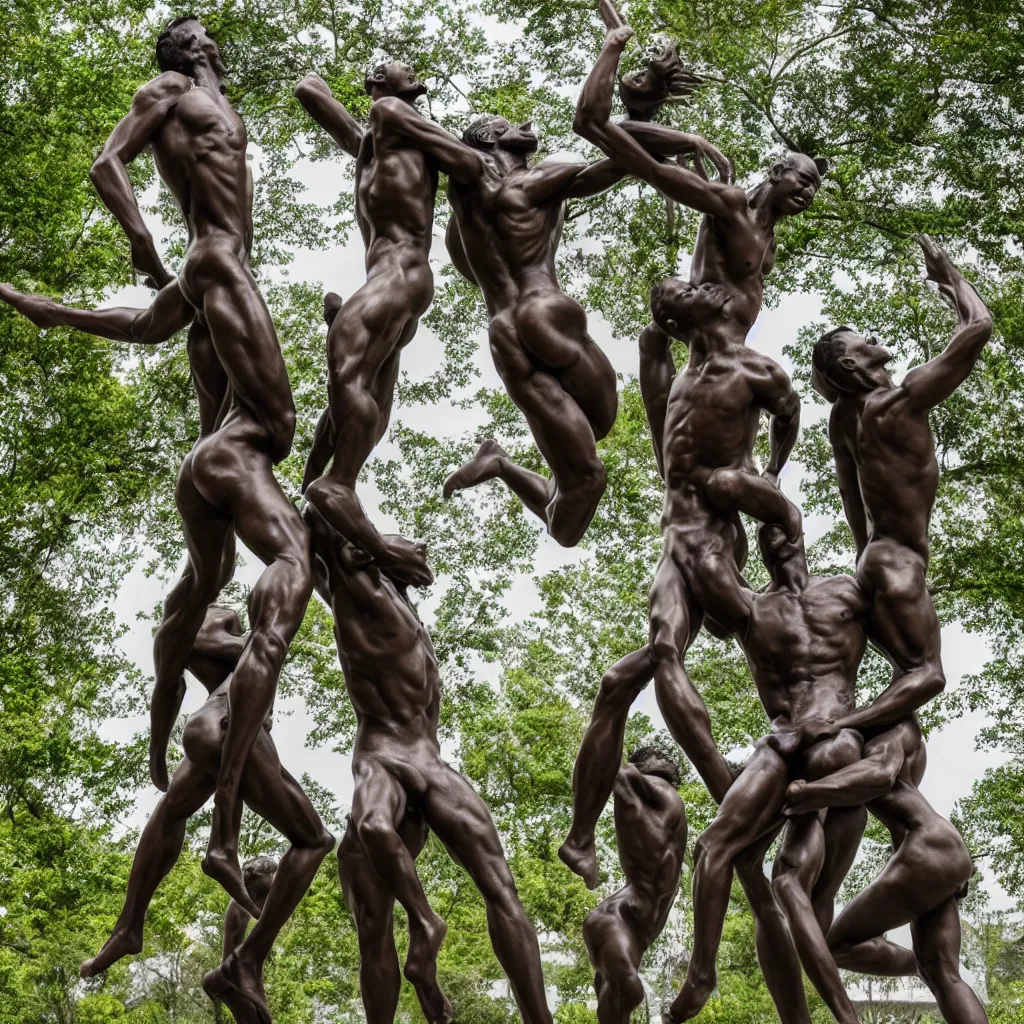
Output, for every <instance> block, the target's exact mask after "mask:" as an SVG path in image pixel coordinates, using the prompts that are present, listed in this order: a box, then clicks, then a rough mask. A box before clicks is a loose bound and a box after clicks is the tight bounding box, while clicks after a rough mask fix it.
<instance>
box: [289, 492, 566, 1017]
mask: <svg viewBox="0 0 1024 1024" xmlns="http://www.w3.org/2000/svg"><path fill="white" fill-rule="evenodd" d="M303 515H304V517H305V519H306V522H307V524H308V525H309V527H310V532H311V534H312V537H313V549H314V551H315V554H316V558H315V578H316V589H317V593H319V594H320V596H321V597H322V598H323V599H324V601H325V602H326V603H327V604H328V606H329V607H330V608H331V611H332V613H333V615H334V635H335V639H336V641H337V645H338V657H339V659H340V661H341V666H342V669H343V670H344V673H345V685H346V688H347V690H348V695H349V699H350V700H351V701H352V706H353V708H354V709H355V713H356V720H357V723H358V724H357V728H356V740H355V746H354V748H353V752H352V774H353V776H354V778H355V793H354V795H353V800H352V814H351V820H350V823H349V827H348V830H347V832H346V839H345V841H344V842H343V843H342V846H341V848H340V849H339V854H338V866H339V873H340V875H341V877H342V880H343V882H344V883H345V889H346V898H347V899H348V901H349V905H350V906H351V907H352V910H353V915H354V917H355V920H356V924H357V929H358V930H359V932H360V945H361V947H363V948H365V949H366V950H367V955H369V956H370V957H372V958H375V957H376V955H377V954H378V953H380V956H381V958H380V959H379V960H377V959H375V960H374V962H373V963H372V964H369V965H365V966H364V967H363V968H362V970H363V972H364V975H363V976H364V987H363V992H362V995H363V1002H364V1006H365V1007H366V1012H367V1017H368V1019H373V1020H380V1021H384V1020H390V1019H391V1018H392V1017H393V1016H394V1006H395V1003H396V1001H397V987H396V981H397V978H396V975H395V971H394V959H393V949H394V947H393V938H392V936H391V912H392V907H393V903H394V900H397V901H398V902H399V903H400V904H401V905H402V907H403V908H404V909H405V911H406V914H407V915H408V919H409V949H408V954H407V956H406V961H405V976H406V978H408V979H409V981H410V982H411V983H412V984H413V986H414V987H415V989H416V994H417V996H418V998H419V1001H420V1006H421V1007H422V1009H423V1013H424V1015H425V1016H426V1018H427V1020H429V1021H450V1020H451V1019H452V1007H451V1004H450V1003H449V1002H448V1000H447V998H446V997H445V995H444V993H443V992H442V991H441V988H440V986H439V985H438V983H437V977H436V960H437V952H438V950H439V949H440V946H441V943H442V942H443V941H444V937H445V933H446V931H447V925H446V924H445V922H444V920H443V919H442V918H441V917H439V916H438V915H437V914H436V913H435V912H434V910H433V909H432V908H431V906H430V904H429V903H428V902H427V897H426V894H425V893H424V891H423V886H422V884H421V883H420V880H419V877H418V876H417V874H416V863H415V859H416V856H417V855H418V853H419V851H420V849H421V848H422V846H423V842H424V841H425V830H426V829H427V828H429V829H430V830H431V831H433V832H434V834H435V835H436V836H437V837H438V839H440V840H441V842H442V843H443V844H444V845H445V847H446V848H447V850H448V851H449V853H450V855H451V856H452V858H453V860H455V861H456V862H457V863H459V864H461V865H462V866H463V867H464V868H465V869H466V871H467V872H468V873H469V876H470V878H472V880H473V883H474V885H475V886H476V887H477V889H478V890H479V892H480V895H481V896H482V897H483V900H484V903H485V905H486V907H487V924H488V930H489V932H490V936H491V943H492V945H493V947H494V952H495V955H496V956H497V958H498V961H499V962H500V964H501V966H502V968H503V970H504V971H505V974H506V976H507V977H508V980H509V985H510V986H511V989H512V995H513V997H514V998H515V1000H516V1004H517V1005H518V1007H519V1012H520V1014H521V1015H522V1018H523V1020H524V1021H525V1022H526V1024H550V1021H551V1015H550V1013H549V1011H548V1008H547V1001H546V999H545V995H544V978H543V973H542V970H541V962H540V947H539V944H538V942H537V935H536V932H535V931H534V929H533V925H532V924H531V923H530V919H529V918H528V917H527V916H526V912H525V911H524V910H523V907H522V904H521V903H520V902H519V896H518V894H517V893H516V886H515V882H514V881H513V879H512V873H511V872H510V871H509V868H508V864H507V863H506V861H505V855H504V852H503V851H502V847H501V840H500V839H499V838H498V833H497V831H496V829H495V827H494V823H493V821H492V820H491V815H490V812H489V811H488V809H487V805H486V804H485V803H484V802H483V800H482V799H481V798H480V795H479V794H478V793H477V792H476V790H475V789H473V787H472V786H471V785H470V784H469V782H468V781H467V780H466V779H465V778H464V777H463V776H462V775H460V774H459V773H458V772H457V771H455V770H454V769H453V768H452V767H451V766H450V765H448V764H447V763H446V762H445V761H444V760H443V759H442V757H441V748H440V744H439V743H438V739H437V724H438V715H439V712H440V703H441V683H440V678H439V676H438V670H437V661H436V659H435V657H434V648H433V645H432V644H431V642H430V636H429V634H428V633H427V631H426V629H425V628H424V626H423V624H422V623H421V622H420V620H419V616H418V615H417V614H416V610H415V609H414V607H413V605H412V603H411V602H410V600H409V596H408V589H407V586H408V585H407V583H406V582H405V581H404V579H402V578H401V577H397V576H392V575H390V574H389V572H388V570H387V569H386V568H382V567H379V566H377V565H376V564H374V563H373V562H372V561H371V560H370V559H369V557H368V556H367V554H366V553H365V552H363V551H360V550H359V549H357V548H355V547H354V546H353V545H352V544H351V543H349V542H348V541H347V540H346V539H343V538H341V537H339V535H338V534H337V533H335V532H334V530H332V529H331V527H330V526H329V525H328V524H327V522H326V520H325V519H324V518H323V517H322V516H321V515H320V514H319V512H318V511H317V510H316V509H315V508H314V507H313V506H312V505H310V506H308V507H307V508H306V510H305V512H304V513H303ZM419 554H420V556H421V557H422V558H423V559H424V564H426V562H425V558H426V550H425V546H424V545H420V551H419ZM410 815H412V816H413V817H412V818H411V819H410ZM420 819H422V824H421V823H420ZM370 866H372V869H373V872H375V874H376V879H374V877H373V874H372V873H371V872H370V871H369V868H370ZM378 980H379V981H380V987H378V986H377V985H376V984H374V985H373V987H369V985H370V984H371V981H372V982H377V981H378Z"/></svg>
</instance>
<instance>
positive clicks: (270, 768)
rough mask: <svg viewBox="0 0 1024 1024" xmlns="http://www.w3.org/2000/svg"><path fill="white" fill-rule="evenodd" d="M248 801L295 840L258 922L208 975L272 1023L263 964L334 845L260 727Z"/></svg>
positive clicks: (219, 992)
mask: <svg viewBox="0 0 1024 1024" xmlns="http://www.w3.org/2000/svg"><path fill="white" fill-rule="evenodd" d="M243 795H244V798H245V802H246V803H247V804H248V805H249V806H250V807H251V808H252V809H253V810H254V811H255V812H256V813H257V814H258V815H259V816H260V817H261V818H263V819H264V820H266V821H268V822H269V823H270V824H271V825H272V826H273V827H274V828H276V829H277V830H278V831H279V832H280V833H281V834H282V835H284V836H285V837H286V838H287V839H288V841H289V843H290V844H291V845H290V846H289V847H288V849H287V850H286V851H285V854H284V856H283V857H282V858H281V861H280V863H279V864H278V866H277V872H276V873H275V874H274V879H273V881H272V882H271V884H270V891H269V892H268V893H267V898H266V900H265V901H264V904H263V910H262V913H261V914H260V918H259V920H258V921H257V922H256V925H255V927H254V928H253V929H252V931H251V932H249V934H248V935H247V936H246V938H245V939H244V940H243V942H242V944H241V945H240V946H239V947H238V948H237V949H235V950H233V951H232V952H230V953H229V954H228V955H227V956H226V957H225V958H224V962H223V963H222V964H221V966H220V967H218V968H217V969H216V970H214V971H211V972H210V973H209V974H207V976H206V977H205V978H204V979H203V988H204V989H205V990H206V992H207V994H208V995H210V996H211V997H212V996H216V997H217V998H220V999H223V1000H224V1001H225V1002H226V1003H227V1004H228V1006H229V1007H231V1006H232V1004H233V1003H236V1002H237V1001H238V1000H239V999H241V1000H244V1001H246V1002H248V1003H249V1004H250V1006H251V1007H252V1008H253V1009H254V1010H255V1013H256V1017H257V1019H258V1020H259V1021H260V1022H261V1024H270V1011H269V1009H268V1008H267V1005H266V1000H265V997H264V995H263V964H264V963H265V962H266V959H267V957H268V956H269V955H270V949H271V947H272V946H273V944H274V940H275V939H276V938H277V935H278V933H279V932H280V931H281V928H283V927H284V925H285V923H286V922H287V921H288V919H289V918H290V917H291V916H292V914H293V913H294V912H295V908H296V907H297V906H298V904H299V900H301V899H302V897H303V896H304V895H305V893H306V890H307V889H308V888H309V886H310V884H311V883H312V881H313V878H314V876H315V875H316V872H317V869H318V868H319V867H320V864H321V863H322V862H323V859H324V857H326V856H327V854H328V853H329V852H330V850H331V849H332V848H333V846H334V836H332V835H331V834H330V833H329V832H328V831H327V830H326V829H325V828H324V826H323V822H321V820H320V816H319V815H318V814H317V813H316V810H315V809H314V807H313V805H312V803H310V801H309V798H308V797H307V796H306V794H305V793H304V792H303V791H302V788H301V787H300V786H299V784H298V783H297V782H296V781H295V779H293V778H292V776H291V775H289V774H288V772H287V771H286V770H285V769H284V768H282V767H281V762H280V760H279V758H278V756H277V750H276V749H275V748H274V742H273V740H272V739H271V738H270V734H269V733H268V732H266V730H261V731H260V735H259V736H258V737H257V739H256V742H255V744H253V748H252V751H251V752H250V754H249V757H248V760H247V761H246V766H245V776H244V783H243Z"/></svg>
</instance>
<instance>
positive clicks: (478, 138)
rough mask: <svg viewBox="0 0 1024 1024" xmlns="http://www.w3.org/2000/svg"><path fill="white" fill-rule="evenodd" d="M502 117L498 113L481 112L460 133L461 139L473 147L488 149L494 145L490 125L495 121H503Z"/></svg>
mask: <svg viewBox="0 0 1024 1024" xmlns="http://www.w3.org/2000/svg"><path fill="white" fill-rule="evenodd" d="M503 120H504V118H503V117H501V116H500V115H498V114H481V115H480V116H479V117H478V118H476V120H474V121H473V123H472V124H471V125H470V126H469V127H468V128H467V129H466V130H465V131H464V132H463V133H462V141H463V142H465V143H466V145H467V146H472V147H473V148H474V149H490V148H491V146H493V145H494V136H493V135H491V131H490V128H491V125H492V124H494V123H495V122H496V121H503Z"/></svg>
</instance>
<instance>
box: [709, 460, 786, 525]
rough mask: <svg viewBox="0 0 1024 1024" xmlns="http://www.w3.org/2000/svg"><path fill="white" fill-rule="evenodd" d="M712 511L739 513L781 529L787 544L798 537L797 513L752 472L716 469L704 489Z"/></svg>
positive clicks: (783, 498)
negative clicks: (714, 509) (711, 504)
mask: <svg viewBox="0 0 1024 1024" xmlns="http://www.w3.org/2000/svg"><path fill="white" fill-rule="evenodd" d="M704 488H705V491H706V492H707V495H708V497H709V498H710V500H711V502H712V503H713V504H714V505H715V507H716V508H718V509H720V510H721V511H723V512H732V511H734V510H735V511H739V512H743V513H745V514H746V515H748V516H752V517H753V518H754V519H757V520H760V521H761V522H762V523H775V524H777V525H778V526H781V527H782V528H783V529H784V530H785V531H786V535H787V536H788V537H789V539H790V540H797V539H798V538H799V537H800V530H801V525H800V510H799V509H798V508H797V507H796V505H794V504H793V503H792V502H791V501H790V500H789V499H788V498H787V497H786V496H785V495H784V494H783V493H782V491H780V490H779V489H778V487H776V486H775V485H774V484H772V483H770V482H769V481H768V480H765V479H763V478H762V477H760V476H758V475H757V474H756V473H754V472H746V471H744V470H739V469H716V470H715V471H714V472H713V473H712V474H711V475H710V476H709V477H708V479H707V481H706V483H705V485H704Z"/></svg>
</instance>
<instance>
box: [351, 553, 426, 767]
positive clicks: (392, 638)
mask: <svg viewBox="0 0 1024 1024" xmlns="http://www.w3.org/2000/svg"><path fill="white" fill-rule="evenodd" d="M354 576H355V578H356V579H355V582H356V585H357V587H358V589H349V588H348V587H347V586H346V585H345V584H344V583H342V584H341V585H338V583H337V581H336V580H335V581H332V591H331V597H332V602H331V603H332V611H333V613H334V636H335V639H336V641H337V644H338V657H339V660H340V661H341V667H342V670H343V672H344V673H345V686H346V688H347V690H348V695H349V699H350V700H351V701H352V707H353V708H354V709H355V712H356V718H357V720H358V722H359V727H358V728H359V740H358V741H357V742H359V743H360V745H361V746H364V748H365V746H366V745H369V746H371V747H372V745H373V744H374V743H375V742H377V741H378V740H379V741H380V742H392V743H393V742H395V741H398V742H400V743H405V744H409V743H414V742H418V741H426V742H427V743H428V744H430V745H431V746H432V747H433V748H435V749H439V748H438V743H437V722H438V714H439V711H440V703H441V684H440V678H439V675H438V671H437V660H436V658H435V656H434V648H433V645H432V644H431V642H430V636H429V635H428V633H427V631H426V629H425V628H424V626H423V624H422V623H421V622H420V620H419V618H418V616H417V615H416V613H415V611H413V609H412V607H411V606H410V605H409V604H408V602H407V601H406V600H404V599H403V597H402V596H401V595H400V594H399V593H398V591H397V589H396V588H395V587H394V585H393V584H392V583H391V581H390V580H388V579H387V578H386V577H385V576H383V575H382V574H381V573H380V572H379V571H377V570H373V569H371V570H365V571H363V570H360V571H358V572H357V573H356V574H354ZM343 579H344V577H343Z"/></svg>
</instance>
